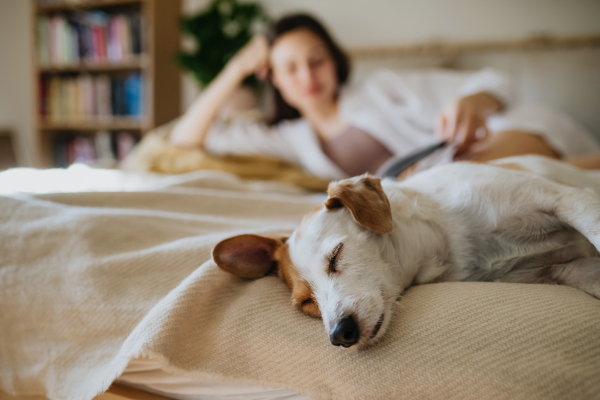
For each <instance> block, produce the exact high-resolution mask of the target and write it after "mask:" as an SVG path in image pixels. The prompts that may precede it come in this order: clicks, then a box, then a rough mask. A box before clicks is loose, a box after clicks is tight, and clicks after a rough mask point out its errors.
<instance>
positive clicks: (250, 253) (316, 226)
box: [213, 175, 397, 348]
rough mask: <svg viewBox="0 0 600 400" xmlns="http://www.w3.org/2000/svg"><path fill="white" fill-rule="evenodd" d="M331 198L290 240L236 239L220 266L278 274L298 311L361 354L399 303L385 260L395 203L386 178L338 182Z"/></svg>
mask: <svg viewBox="0 0 600 400" xmlns="http://www.w3.org/2000/svg"><path fill="white" fill-rule="evenodd" d="M328 194H329V198H328V199H327V201H326V202H325V203H324V204H322V205H320V206H318V207H316V208H315V209H313V210H312V211H311V212H309V213H308V214H307V215H306V216H305V217H304V218H303V220H302V222H301V224H300V226H299V227H298V228H297V229H296V230H295V231H294V232H293V233H292V235H291V236H290V237H281V236H279V237H263V236H257V235H240V236H235V237H232V238H229V239H226V240H224V241H222V242H220V243H219V244H218V245H217V246H216V247H215V248H214V250H213V259H214V261H215V262H216V264H217V265H218V266H219V267H220V268H222V269H224V270H225V271H229V272H231V273H233V274H235V275H238V276H241V277H244V278H251V279H256V278H260V277H263V276H266V275H268V274H270V273H277V274H278V275H279V276H280V277H281V278H282V279H283V280H284V281H285V283H287V285H288V286H289V287H290V289H291V290H292V304H293V305H295V306H297V307H299V308H300V309H301V310H302V312H303V313H305V314H308V315H310V316H314V317H322V319H323V323H324V325H325V329H326V330H327V332H328V334H329V338H330V340H331V343H333V344H334V345H338V346H344V347H351V346H356V347H357V348H361V347H364V346H366V345H368V344H370V343H373V342H374V341H376V340H377V339H379V338H380V337H381V336H382V335H383V333H384V332H385V330H386V327H387V325H388V324H389V320H390V317H391V313H392V305H393V303H394V301H395V299H396V296H397V293H396V292H395V290H396V289H395V285H394V284H393V282H394V279H395V278H394V276H393V271H392V268H390V265H389V262H387V261H386V252H389V251H391V250H390V249H388V248H387V247H386V244H385V235H386V234H389V233H391V232H392V214H391V209H390V204H389V201H388V198H387V196H386V195H385V193H384V192H383V189H382V187H381V183H380V179H379V178H375V177H372V176H368V175H364V176H359V177H355V178H351V179H346V180H344V181H340V182H334V183H331V184H330V185H329V189H328Z"/></svg>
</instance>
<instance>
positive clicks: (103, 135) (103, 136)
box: [53, 131, 138, 168]
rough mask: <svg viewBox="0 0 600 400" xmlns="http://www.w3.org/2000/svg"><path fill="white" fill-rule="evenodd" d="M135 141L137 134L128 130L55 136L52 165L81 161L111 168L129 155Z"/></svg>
mask: <svg viewBox="0 0 600 400" xmlns="http://www.w3.org/2000/svg"><path fill="white" fill-rule="evenodd" d="M137 142H138V139H137V136H135V135H134V134H132V133H129V132H116V133H111V132H108V131H99V132H96V134H95V135H74V136H62V137H56V138H55V139H54V141H53V148H54V165H55V166H57V167H62V168H65V167H68V166H69V165H71V164H74V163H82V164H87V165H91V166H95V167H102V168H112V167H114V166H115V165H116V163H117V161H121V160H123V159H124V158H125V157H127V156H128V155H129V153H130V152H131V151H132V150H133V148H134V147H135V145H136V143H137Z"/></svg>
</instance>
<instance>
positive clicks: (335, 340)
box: [329, 315, 360, 347]
mask: <svg viewBox="0 0 600 400" xmlns="http://www.w3.org/2000/svg"><path fill="white" fill-rule="evenodd" d="M359 337H360V332H359V329H358V325H357V324H356V321H354V318H352V316H351V315H350V316H347V317H344V318H342V319H341V320H340V322H338V323H337V324H336V325H335V326H334V327H333V329H331V330H330V331H329V340H330V341H331V344H333V345H334V346H343V347H350V346H352V345H354V344H356V343H357V342H358V339H359Z"/></svg>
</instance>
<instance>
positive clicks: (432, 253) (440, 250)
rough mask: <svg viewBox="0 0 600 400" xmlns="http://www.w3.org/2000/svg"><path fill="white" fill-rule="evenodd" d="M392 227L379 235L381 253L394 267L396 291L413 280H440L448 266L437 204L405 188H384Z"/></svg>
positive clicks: (448, 258) (414, 281) (448, 261)
mask: <svg viewBox="0 0 600 400" xmlns="http://www.w3.org/2000/svg"><path fill="white" fill-rule="evenodd" d="M386 194H387V195H388V199H389V201H390V205H391V208H392V219H393V224H394V230H393V232H392V233H391V234H389V235H384V236H383V237H382V253H383V255H384V258H385V259H386V261H387V262H388V263H389V265H390V267H391V268H393V269H394V270H395V271H394V276H395V278H396V280H397V281H396V285H397V287H398V289H399V293H400V292H402V291H403V290H404V289H405V288H407V287H408V286H410V285H411V284H413V283H416V284H420V283H426V282H431V281H435V280H436V279H440V278H441V277H442V276H443V275H444V273H445V272H446V271H447V270H448V268H449V267H450V265H451V254H450V253H449V246H448V238H447V236H446V234H445V233H444V232H443V230H442V228H441V226H440V224H439V223H438V222H437V221H439V219H440V217H441V216H440V213H441V211H440V207H439V206H438V205H437V204H436V202H435V201H434V200H432V199H430V198H428V197H426V196H425V195H423V194H421V193H418V192H414V191H411V190H407V189H399V188H394V189H393V190H389V191H388V190H386Z"/></svg>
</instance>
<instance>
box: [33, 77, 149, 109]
mask: <svg viewBox="0 0 600 400" xmlns="http://www.w3.org/2000/svg"><path fill="white" fill-rule="evenodd" d="M143 88H144V83H143V78H142V76H141V74H140V73H137V72H135V73H131V74H129V75H127V76H120V75H119V76H109V75H106V74H96V75H92V74H88V73H83V74H79V75H77V76H73V77H71V76H57V75H52V76H49V77H42V79H41V82H40V90H39V95H40V98H39V101H40V105H39V109H40V113H41V115H42V118H44V119H46V118H47V119H48V120H50V121H82V120H93V119H95V118H108V117H115V116H120V117H130V118H141V117H142V116H143V115H144V104H143V103H144V93H143Z"/></svg>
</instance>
